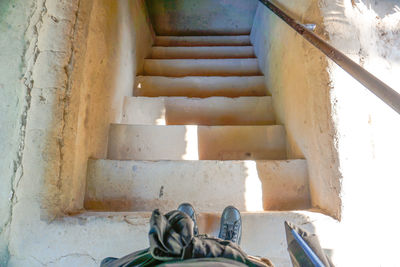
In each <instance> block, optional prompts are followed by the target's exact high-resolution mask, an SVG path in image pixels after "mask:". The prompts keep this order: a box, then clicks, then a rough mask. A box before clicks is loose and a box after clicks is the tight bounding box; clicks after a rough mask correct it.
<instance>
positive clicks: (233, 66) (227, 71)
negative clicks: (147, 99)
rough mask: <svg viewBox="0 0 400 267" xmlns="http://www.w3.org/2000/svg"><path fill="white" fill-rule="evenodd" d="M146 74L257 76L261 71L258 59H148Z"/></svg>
mask: <svg viewBox="0 0 400 267" xmlns="http://www.w3.org/2000/svg"><path fill="white" fill-rule="evenodd" d="M144 74H145V75H152V76H172V77H182V76H255V75H260V74H261V71H260V69H259V66H258V61H257V59H256V58H234V59H146V60H145V61H144Z"/></svg>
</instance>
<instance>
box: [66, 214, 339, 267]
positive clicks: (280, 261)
mask: <svg viewBox="0 0 400 267" xmlns="http://www.w3.org/2000/svg"><path fill="white" fill-rule="evenodd" d="M195 208H196V207H195ZM174 209H176V207H174ZM165 212H166V211H165ZM221 212H222V210H219V211H218V213H202V212H200V213H198V214H197V223H198V227H199V232H200V233H203V234H208V235H210V236H218V232H219V228H220V215H219V214H220V213H221ZM314 215H317V214H315V213H312V212H307V211H296V212H261V213H258V212H257V213H255V212H242V214H241V216H242V242H241V244H240V247H241V248H242V249H243V251H245V252H246V253H247V254H249V255H256V256H261V257H265V258H268V259H269V260H271V261H272V263H273V264H274V265H275V266H277V267H278V266H279V267H291V266H292V263H291V261H290V256H289V254H288V252H287V243H286V234H285V228H284V222H285V221H290V222H292V223H294V224H296V225H299V226H301V227H302V228H303V229H305V230H307V231H309V232H310V233H316V232H319V238H321V237H322V236H321V233H320V231H319V230H321V229H319V228H316V227H318V226H319V225H317V226H316V223H318V222H319V220H327V219H325V218H322V219H320V217H322V216H323V215H320V216H317V217H316V218H315V216H314ZM150 217H151V213H150V212H93V211H89V212H85V213H83V214H79V215H75V216H73V217H69V222H68V223H69V224H68V229H71V230H70V231H71V232H73V231H75V232H74V233H79V234H82V235H84V236H85V237H88V238H90V244H92V247H94V248H92V249H91V250H93V254H92V256H93V255H99V256H98V258H97V260H98V261H101V260H102V259H103V258H105V257H110V256H112V257H122V256H125V255H127V254H130V253H132V252H134V251H137V250H141V249H143V248H147V247H148V246H149V240H148V231H149V221H150ZM316 221H317V222H316ZM82 222H84V225H82ZM329 222H330V221H329ZM331 224H334V223H333V222H332V223H331ZM116 233H118V238H116ZM82 239H83V238H78V239H76V240H77V242H78V245H77V247H84V246H85V245H87V239H85V240H86V242H85V240H82ZM104 240H107V242H104ZM79 245H81V246H79ZM91 250H90V249H89V251H91ZM93 266H94V265H93Z"/></svg>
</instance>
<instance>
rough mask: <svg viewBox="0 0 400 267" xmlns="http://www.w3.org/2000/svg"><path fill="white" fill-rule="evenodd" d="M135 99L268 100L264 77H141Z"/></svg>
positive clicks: (137, 78) (137, 81) (136, 84)
mask: <svg viewBox="0 0 400 267" xmlns="http://www.w3.org/2000/svg"><path fill="white" fill-rule="evenodd" d="M134 95H135V96H149V97H156V96H187V97H210V96H226V97H239V96H265V95H267V90H266V88H265V80H264V76H248V77H246V76H242V77H206V76H205V77H201V76H200V77H179V78H176V77H162V76H138V77H136V83H135V88H134Z"/></svg>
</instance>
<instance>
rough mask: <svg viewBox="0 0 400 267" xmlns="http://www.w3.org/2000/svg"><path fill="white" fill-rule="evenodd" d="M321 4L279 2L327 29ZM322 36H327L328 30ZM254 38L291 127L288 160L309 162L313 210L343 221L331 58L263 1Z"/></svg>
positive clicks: (279, 111)
mask: <svg viewBox="0 0 400 267" xmlns="http://www.w3.org/2000/svg"><path fill="white" fill-rule="evenodd" d="M318 3H319V2H318V1H315V0H301V1H286V0H281V1H277V5H278V6H279V7H281V8H282V9H283V10H285V11H286V12H288V14H290V15H291V16H292V17H294V18H296V19H297V20H299V21H301V22H302V23H311V22H312V23H316V24H318V25H323V17H322V15H321V12H320V10H319V5H318ZM317 33H318V34H319V35H323V28H321V27H319V28H318V31H317ZM251 39H252V43H253V45H254V47H255V52H256V55H257V57H258V60H259V62H260V68H261V69H262V71H263V73H264V74H265V83H266V86H267V89H268V90H269V91H270V93H271V94H272V99H273V102H274V108H275V112H276V116H277V123H278V124H283V125H285V128H286V132H287V139H288V140H287V143H288V158H306V159H307V162H308V166H309V175H310V177H309V179H310V180H309V184H310V193H311V198H312V206H313V207H314V208H315V209H317V210H319V211H320V212H323V213H326V214H329V215H331V216H333V217H335V218H340V209H341V202H340V197H339V194H340V181H339V178H340V173H339V171H338V169H339V166H338V155H337V152H336V149H335V129H334V126H333V120H332V115H331V100H330V93H329V92H330V86H329V84H330V81H329V75H328V72H327V67H328V64H327V60H326V58H325V57H324V56H323V55H322V54H321V53H320V52H319V51H318V50H317V49H315V48H314V47H313V46H311V45H310V44H308V43H307V42H306V41H305V40H304V39H303V38H302V37H301V36H300V35H299V34H297V33H296V32H295V31H293V30H292V29H291V28H290V27H289V26H288V25H287V24H285V23H284V22H283V21H282V20H281V19H280V18H278V17H277V16H276V15H275V14H273V13H272V12H271V11H269V10H268V9H267V8H266V7H265V6H264V5H263V4H261V3H260V4H259V7H258V9H257V13H256V16H255V19H254V26H253V29H252V32H251Z"/></svg>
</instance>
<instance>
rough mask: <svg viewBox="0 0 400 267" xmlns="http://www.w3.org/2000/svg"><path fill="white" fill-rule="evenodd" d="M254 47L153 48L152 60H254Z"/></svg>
mask: <svg viewBox="0 0 400 267" xmlns="http://www.w3.org/2000/svg"><path fill="white" fill-rule="evenodd" d="M254 57H255V54H254V49H253V47H252V46H213V47H210V46H204V47H162V46H155V47H153V48H152V53H151V58H152V59H184V58H188V59H199V58H206V59H207V58H254Z"/></svg>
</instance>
